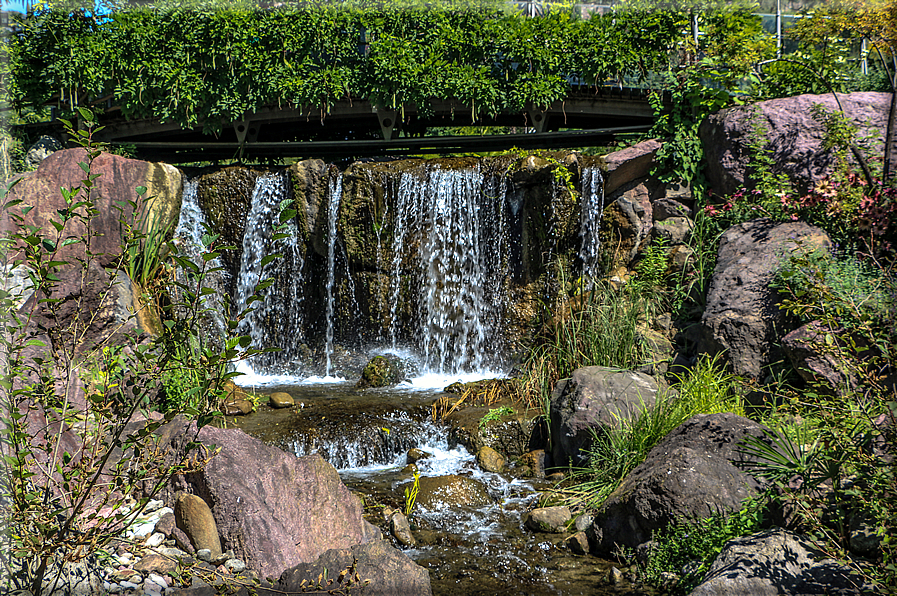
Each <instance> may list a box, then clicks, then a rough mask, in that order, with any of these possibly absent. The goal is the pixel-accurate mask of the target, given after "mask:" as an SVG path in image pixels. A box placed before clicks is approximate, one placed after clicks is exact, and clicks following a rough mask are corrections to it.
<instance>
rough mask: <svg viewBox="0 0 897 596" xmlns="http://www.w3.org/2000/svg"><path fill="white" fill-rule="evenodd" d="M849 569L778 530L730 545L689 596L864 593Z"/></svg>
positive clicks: (805, 543)
mask: <svg viewBox="0 0 897 596" xmlns="http://www.w3.org/2000/svg"><path fill="white" fill-rule="evenodd" d="M861 587H862V586H860V585H858V582H857V579H856V576H853V575H851V573H850V569H848V568H846V567H844V566H842V565H839V564H838V563H836V562H835V561H834V560H832V559H825V558H823V556H822V553H820V552H818V551H817V550H815V549H814V548H813V547H812V545H811V543H810V542H809V541H808V540H806V539H805V538H802V537H800V536H797V535H795V534H792V533H791V532H788V531H786V530H782V529H775V530H767V531H765V532H760V533H759V534H753V535H751V536H744V537H742V538H735V539H734V540H730V541H729V542H728V543H726V545H725V546H724V547H723V550H722V552H721V553H720V554H719V555H718V556H717V557H716V559H715V560H714V561H713V564H711V566H710V569H709V570H708V571H707V575H706V576H705V577H704V581H703V583H701V584H700V585H699V586H698V587H697V588H695V589H694V591H693V592H692V593H691V596H736V595H738V596H741V595H743V594H751V595H756V596H767V595H768V596H774V595H779V594H786V595H797V594H832V595H848V594H850V595H853V594H860V593H863V592H862V591H861Z"/></svg>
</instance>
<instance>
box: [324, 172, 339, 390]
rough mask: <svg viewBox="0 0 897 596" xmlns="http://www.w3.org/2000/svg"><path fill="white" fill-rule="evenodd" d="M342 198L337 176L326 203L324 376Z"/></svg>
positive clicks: (329, 349) (330, 337) (330, 338)
mask: <svg viewBox="0 0 897 596" xmlns="http://www.w3.org/2000/svg"><path fill="white" fill-rule="evenodd" d="M342 196H343V178H342V176H340V175H337V176H335V177H333V178H331V179H330V192H329V193H328V202H327V285H326V298H327V331H326V337H325V342H326V343H325V346H324V355H325V357H326V360H327V364H326V367H325V369H324V376H325V377H329V376H330V368H331V362H330V357H331V356H332V355H333V283H334V277H335V271H336V255H335V249H336V218H337V215H338V214H339V204H340V200H341V199H342Z"/></svg>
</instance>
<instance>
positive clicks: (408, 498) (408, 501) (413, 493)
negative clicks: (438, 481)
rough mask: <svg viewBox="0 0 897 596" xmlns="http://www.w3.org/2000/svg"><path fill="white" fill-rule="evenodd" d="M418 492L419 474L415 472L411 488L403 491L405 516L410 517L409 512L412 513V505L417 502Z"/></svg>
mask: <svg viewBox="0 0 897 596" xmlns="http://www.w3.org/2000/svg"><path fill="white" fill-rule="evenodd" d="M418 492H420V472H418V471H417V470H415V471H414V480H412V482H411V486H409V487H408V488H406V489H405V515H411V512H412V511H414V503H415V501H417V493H418Z"/></svg>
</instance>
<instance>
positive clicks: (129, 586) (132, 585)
mask: <svg viewBox="0 0 897 596" xmlns="http://www.w3.org/2000/svg"><path fill="white" fill-rule="evenodd" d="M118 585H119V586H120V587H121V588H123V589H125V590H136V589H137V588H139V587H140V585H139V584H135V583H132V582H121V583H120V584H118Z"/></svg>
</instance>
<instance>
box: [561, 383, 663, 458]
mask: <svg viewBox="0 0 897 596" xmlns="http://www.w3.org/2000/svg"><path fill="white" fill-rule="evenodd" d="M658 390H659V389H658V386H657V383H656V382H655V381H654V379H652V378H651V377H649V376H648V375H646V374H643V373H637V372H631V371H620V370H617V369H613V368H605V367H601V366H587V367H584V368H579V369H577V370H575V371H573V374H572V375H571V376H570V378H569V379H562V380H561V381H559V382H558V384H557V387H555V390H554V392H553V393H552V394H551V403H550V408H551V409H550V412H551V414H550V419H551V437H552V440H553V443H554V447H553V450H552V460H553V465H554V466H556V467H566V466H567V465H568V463H572V465H573V466H574V467H581V466H584V465H585V464H586V463H587V456H586V455H585V454H584V451H585V450H587V449H588V448H589V446H590V445H591V440H592V434H591V431H593V430H594V431H596V432H602V428H603V427H604V425H616V424H619V421H621V420H627V419H629V417H630V416H632V415H633V414H637V413H638V412H640V411H641V408H642V407H643V406H645V405H647V406H650V405H652V404H653V403H654V402H655V399H656V395H657V392H658Z"/></svg>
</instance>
